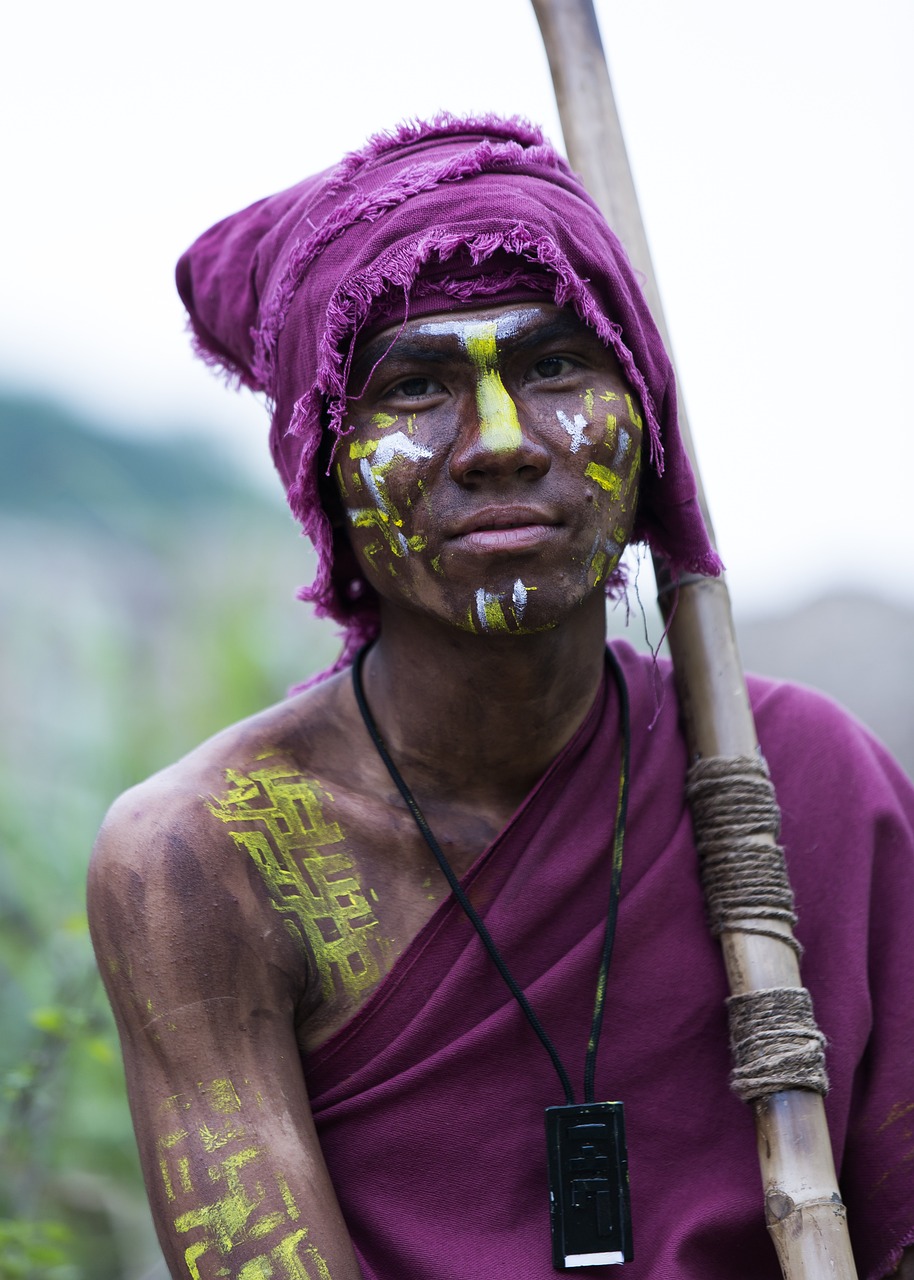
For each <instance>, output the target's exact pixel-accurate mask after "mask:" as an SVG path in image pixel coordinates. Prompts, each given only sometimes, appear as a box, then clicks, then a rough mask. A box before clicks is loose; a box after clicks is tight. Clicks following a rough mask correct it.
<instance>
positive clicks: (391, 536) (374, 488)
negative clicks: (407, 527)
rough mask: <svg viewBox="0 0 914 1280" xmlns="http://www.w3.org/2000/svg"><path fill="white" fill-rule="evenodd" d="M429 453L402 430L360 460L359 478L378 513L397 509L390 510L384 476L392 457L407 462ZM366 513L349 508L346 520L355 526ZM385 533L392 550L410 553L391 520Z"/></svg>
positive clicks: (384, 438)
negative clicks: (372, 499) (403, 459)
mask: <svg viewBox="0 0 914 1280" xmlns="http://www.w3.org/2000/svg"><path fill="white" fill-rule="evenodd" d="M431 456H432V450H431V449H426V448H425V446H424V445H421V444H416V443H415V442H414V441H413V440H410V438H409V436H408V435H406V433H405V432H403V431H395V432H394V433H393V434H392V435H389V436H382V437H381V439H380V440H379V441H378V442H377V444H376V445H375V447H374V449H373V450H372V453H371V455H370V456H369V457H365V458H361V459H360V460H359V474H360V475H361V477H362V481H363V483H364V485H365V488H366V489H367V490H368V492H369V493H370V494H371V496H372V498H374V501H375V506H376V507H377V509H378V511H379V512H383V513H384V514H385V515H386V516H388V517H390V516H391V515H392V514H393V515H396V512H392V511H391V507H390V501H389V499H388V497H387V493H386V492H385V490H386V485H385V482H384V478H385V475H386V473H387V471H388V469H389V468H390V466H391V464H392V463H393V462H394V460H395V459H396V458H407V459H409V461H410V462H418V461H420V460H421V459H422V458H430V457H431ZM365 514H366V511H365V508H359V509H357V510H354V511H350V513H349V520H350V522H351V523H352V524H354V525H358V524H360V523H362V521H363V520H364V517H365ZM386 535H387V538H388V540H389V542H390V544H391V550H393V551H395V552H399V554H400V555H402V556H405V555H408V554H409V544H408V543H407V541H406V538H405V537H404V536H403V534H402V532H401V531H400V529H399V528H398V527H397V525H396V524H394V523H393V522H392V521H391V520H390V519H388V520H387V521H386Z"/></svg>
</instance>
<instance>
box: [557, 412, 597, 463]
mask: <svg viewBox="0 0 914 1280" xmlns="http://www.w3.org/2000/svg"><path fill="white" fill-rule="evenodd" d="M555 416H556V417H557V418H558V420H559V422H560V423H561V425H562V427H563V428H564V429H565V430H566V431H567V432H568V434H569V436H570V437H571V452H572V453H577V451H578V449H580V447H581V445H582V444H588V443H589V442H588V439H587V425H588V424H587V419H586V418H585V417H584V415H583V413H576V414H575V415H574V419H571V418H569V417H568V414H567V413H563V412H562V410H561V409H556V411H555Z"/></svg>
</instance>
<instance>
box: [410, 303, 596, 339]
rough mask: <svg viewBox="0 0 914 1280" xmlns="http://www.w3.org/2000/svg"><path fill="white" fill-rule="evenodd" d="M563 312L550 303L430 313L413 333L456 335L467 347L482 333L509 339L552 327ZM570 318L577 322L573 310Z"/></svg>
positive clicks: (434, 335) (443, 335) (417, 323)
mask: <svg viewBox="0 0 914 1280" xmlns="http://www.w3.org/2000/svg"><path fill="white" fill-rule="evenodd" d="M561 315H562V309H561V308H559V307H555V306H551V305H549V306H545V305H544V306H542V307H519V306H518V307H510V306H509V307H497V308H495V307H489V308H486V309H483V310H481V311H476V312H469V313H468V312H460V311H456V312H451V313H449V314H447V315H444V316H429V317H428V318H427V319H424V320H421V321H416V328H415V329H414V330H413V332H415V333H422V334H429V335H431V336H433V337H453V338H456V339H457V340H458V342H460V343H461V344H462V345H463V346H467V344H468V343H470V342H471V341H472V340H473V339H474V338H479V337H480V336H481V335H482V334H491V335H493V336H494V337H495V338H510V337H513V336H514V335H515V334H517V333H521V332H532V331H535V330H538V329H539V328H541V327H542V326H543V325H545V324H547V323H548V324H549V325H550V327H552V322H553V321H554V320H555V317H556V316H561ZM571 318H572V319H573V320H575V321H577V317H576V316H574V315H573V313H571ZM578 323H580V322H578Z"/></svg>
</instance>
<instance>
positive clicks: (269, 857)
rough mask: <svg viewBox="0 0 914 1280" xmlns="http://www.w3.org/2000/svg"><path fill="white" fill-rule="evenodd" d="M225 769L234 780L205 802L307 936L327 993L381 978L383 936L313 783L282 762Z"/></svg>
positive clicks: (364, 986)
mask: <svg viewBox="0 0 914 1280" xmlns="http://www.w3.org/2000/svg"><path fill="white" fill-rule="evenodd" d="M226 777H227V779H228V781H229V782H230V783H231V784H232V785H231V788H230V789H229V790H228V791H227V792H226V793H225V795H223V796H222V797H220V798H217V799H214V800H212V801H207V802H206V803H207V807H208V809H209V811H210V813H211V814H212V815H213V816H214V817H215V818H218V819H219V821H220V822H224V823H225V824H226V825H227V826H228V827H229V829H230V834H231V837H232V839H233V840H234V842H235V844H236V845H238V846H239V847H240V848H242V849H246V850H247V852H248V853H249V854H250V855H251V857H252V858H253V860H254V863H255V865H256V866H257V869H258V871H259V872H260V874H261V876H262V877H263V880H264V883H265V884H266V886H267V888H268V889H269V891H270V894H271V896H272V898H273V906H274V907H275V909H276V910H277V911H280V912H282V913H283V914H284V915H285V917H286V921H285V924H286V928H287V929H288V930H289V932H290V933H291V934H292V936H293V937H294V938H296V939H297V941H299V942H300V943H301V945H302V946H303V947H305V946H306V944H307V947H306V949H308V950H310V952H311V954H312V955H313V957H314V960H315V963H316V965H317V969H318V972H319V974H320V978H321V988H322V991H323V994H324V997H325V999H331V998H332V997H334V995H336V996H345V997H348V998H350V999H352V1000H356V999H358V998H359V996H360V995H361V993H362V992H364V991H366V990H369V989H370V988H372V987H373V986H374V985H375V984H376V983H377V982H378V981H379V979H380V977H381V972H382V961H383V959H384V957H385V955H386V953H387V949H388V943H387V941H386V940H385V939H384V938H382V936H381V931H380V926H379V924H378V921H377V920H376V918H375V916H374V913H373V911H372V909H371V906H370V905H369V903H368V901H367V899H366V897H365V895H364V893H363V892H362V888H361V885H360V884H359V881H358V877H357V876H356V874H355V866H354V864H353V862H352V861H351V859H350V858H349V857H348V856H347V855H346V853H345V852H343V850H342V849H334V850H333V852H328V848H329V847H330V846H333V845H339V844H341V843H342V841H343V840H344V836H343V832H342V830H341V829H340V827H339V825H338V824H337V823H335V822H328V821H327V820H326V819H325V817H324V813H323V809H322V808H321V798H320V797H321V792H320V788H319V786H318V784H317V783H316V782H311V781H308V780H306V779H304V778H302V777H301V776H300V775H299V774H297V773H296V772H295V771H294V770H292V769H289V768H287V767H286V766H285V765H273V766H272V767H268V768H264V769H254V770H252V771H251V773H250V774H248V775H245V774H241V773H237V772H236V771H235V770H234V769H229V770H227V771H226Z"/></svg>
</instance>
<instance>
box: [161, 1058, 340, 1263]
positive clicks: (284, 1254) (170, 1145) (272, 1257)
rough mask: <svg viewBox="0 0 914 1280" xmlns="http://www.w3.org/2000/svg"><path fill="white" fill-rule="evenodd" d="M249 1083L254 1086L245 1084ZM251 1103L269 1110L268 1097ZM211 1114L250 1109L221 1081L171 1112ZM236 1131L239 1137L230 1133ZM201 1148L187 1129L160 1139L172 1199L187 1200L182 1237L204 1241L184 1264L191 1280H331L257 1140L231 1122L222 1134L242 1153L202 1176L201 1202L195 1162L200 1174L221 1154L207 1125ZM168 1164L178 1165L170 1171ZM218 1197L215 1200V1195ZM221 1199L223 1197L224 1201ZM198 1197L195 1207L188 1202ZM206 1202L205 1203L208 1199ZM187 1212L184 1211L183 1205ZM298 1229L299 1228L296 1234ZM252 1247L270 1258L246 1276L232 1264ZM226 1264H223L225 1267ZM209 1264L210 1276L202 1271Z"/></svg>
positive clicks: (177, 1221) (183, 1097) (252, 1097)
mask: <svg viewBox="0 0 914 1280" xmlns="http://www.w3.org/2000/svg"><path fill="white" fill-rule="evenodd" d="M245 1084H247V1081H245ZM247 1096H248V1098H249V1101H253V1104H254V1106H255V1107H259V1106H260V1105H261V1104H262V1101H263V1099H262V1096H261V1094H260V1093H259V1092H257V1091H256V1090H252V1089H249V1090H248V1094H247ZM200 1107H203V1108H204V1111H206V1112H208V1114H209V1115H210V1117H213V1118H215V1117H220V1116H224V1115H225V1114H226V1113H227V1112H235V1111H239V1112H240V1111H241V1110H242V1103H241V1099H240V1098H239V1096H238V1093H237V1091H236V1090H235V1088H234V1086H233V1085H232V1083H231V1081H229V1080H214V1081H212V1082H211V1083H209V1084H203V1083H201V1084H199V1085H198V1086H197V1092H196V1093H189V1094H176V1095H175V1096H174V1097H172V1098H169V1099H167V1101H166V1102H165V1104H164V1106H163V1110H164V1111H166V1112H168V1111H175V1110H182V1111H185V1112H186V1111H189V1110H191V1109H193V1108H197V1109H198V1111H199V1108H200ZM229 1127H231V1132H228V1129H229ZM197 1135H198V1136H199V1139H200V1141H199V1146H197V1145H196V1144H195V1142H194V1139H193V1138H192V1136H191V1130H190V1129H189V1128H188V1129H181V1130H177V1131H175V1132H173V1133H170V1134H168V1135H166V1136H165V1137H163V1138H160V1139H159V1141H158V1143H157V1147H158V1150H159V1151H160V1153H162V1156H163V1159H162V1160H161V1162H160V1166H161V1170H162V1178H163V1184H164V1187H165V1194H166V1197H167V1198H168V1200H169V1201H174V1200H183V1201H184V1203H185V1207H181V1208H180V1211H179V1212H178V1213H177V1214H176V1216H175V1218H174V1228H175V1231H176V1232H178V1233H179V1234H181V1235H186V1236H190V1235H194V1236H196V1238H195V1239H193V1240H192V1241H191V1242H190V1243H189V1244H188V1245H187V1247H186V1248H185V1250H184V1261H185V1264H186V1266H187V1271H188V1274H189V1275H190V1277H191V1280H203V1278H204V1275H205V1276H206V1277H209V1276H227V1277H235V1278H236V1280H240V1278H241V1277H246V1278H247V1280H255V1277H261V1276H262V1277H267V1280H272V1278H275V1277H286V1278H287V1280H331V1278H330V1271H329V1268H328V1266H327V1263H326V1261H325V1260H324V1259H323V1258H322V1257H321V1255H320V1254H319V1253H318V1251H317V1250H316V1249H315V1248H314V1246H313V1245H310V1244H306V1243H305V1241H306V1237H307V1235H308V1229H307V1228H306V1227H302V1226H301V1225H294V1224H299V1220H300V1218H301V1212H300V1210H299V1208H298V1205H297V1204H296V1202H295V1197H294V1195H293V1194H292V1190H291V1188H290V1187H289V1182H288V1179H287V1178H286V1177H285V1175H284V1174H283V1173H281V1172H279V1171H277V1170H275V1169H273V1168H271V1165H270V1159H269V1155H268V1153H267V1152H266V1151H265V1150H264V1149H263V1148H262V1147H259V1146H257V1145H255V1144H253V1143H251V1142H250V1141H246V1140H245V1132H244V1128H243V1126H242V1125H241V1124H240V1122H239V1121H237V1120H236V1121H233V1122H231V1125H230V1126H226V1128H225V1129H224V1130H223V1132H222V1133H221V1135H220V1137H221V1139H224V1143H225V1144H228V1143H229V1142H235V1144H236V1148H235V1150H233V1151H231V1152H226V1153H225V1154H224V1155H223V1157H222V1159H220V1160H219V1161H218V1163H216V1164H208V1165H207V1164H205V1162H204V1163H203V1168H205V1170H206V1176H205V1178H203V1176H202V1173H198V1174H197V1178H198V1183H199V1182H202V1183H203V1186H204V1187H205V1188H206V1190H205V1191H204V1192H203V1196H202V1197H194V1190H195V1189H194V1186H193V1184H192V1181H191V1175H190V1167H191V1157H192V1156H194V1155H196V1156H197V1160H196V1162H195V1167H196V1168H198V1169H199V1168H200V1159H199V1157H200V1156H205V1155H206V1154H208V1153H209V1152H210V1151H212V1150H213V1147H212V1145H211V1139H212V1136H213V1130H212V1129H211V1128H210V1127H209V1125H207V1124H202V1125H198V1127H197ZM167 1160H170V1161H171V1165H172V1168H171V1169H169V1168H168V1165H167ZM214 1189H216V1191H217V1195H216V1198H215V1199H212V1194H213V1190H214ZM219 1192H221V1194H219ZM189 1197H194V1198H193V1199H191V1200H190V1203H188V1198H189ZM201 1198H202V1199H203V1201H204V1202H203V1203H200V1199H201ZM176 1207H180V1206H176ZM290 1227H292V1229H291V1230H290ZM249 1241H257V1242H260V1241H263V1246H262V1247H265V1249H266V1252H263V1253H259V1254H258V1255H257V1257H255V1258H249V1260H248V1261H247V1262H245V1263H242V1264H241V1265H240V1266H239V1267H238V1269H237V1270H236V1269H235V1267H232V1266H229V1265H226V1264H225V1262H224V1260H225V1259H228V1258H229V1255H231V1254H232V1253H233V1251H234V1250H236V1249H237V1248H238V1247H239V1246H240V1245H242V1244H244V1243H247V1242H249ZM220 1259H222V1260H223V1262H222V1263H221V1264H220V1261H219V1260H220ZM204 1265H205V1268H206V1269H205V1272H204V1271H203V1270H202V1268H203V1266H204Z"/></svg>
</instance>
